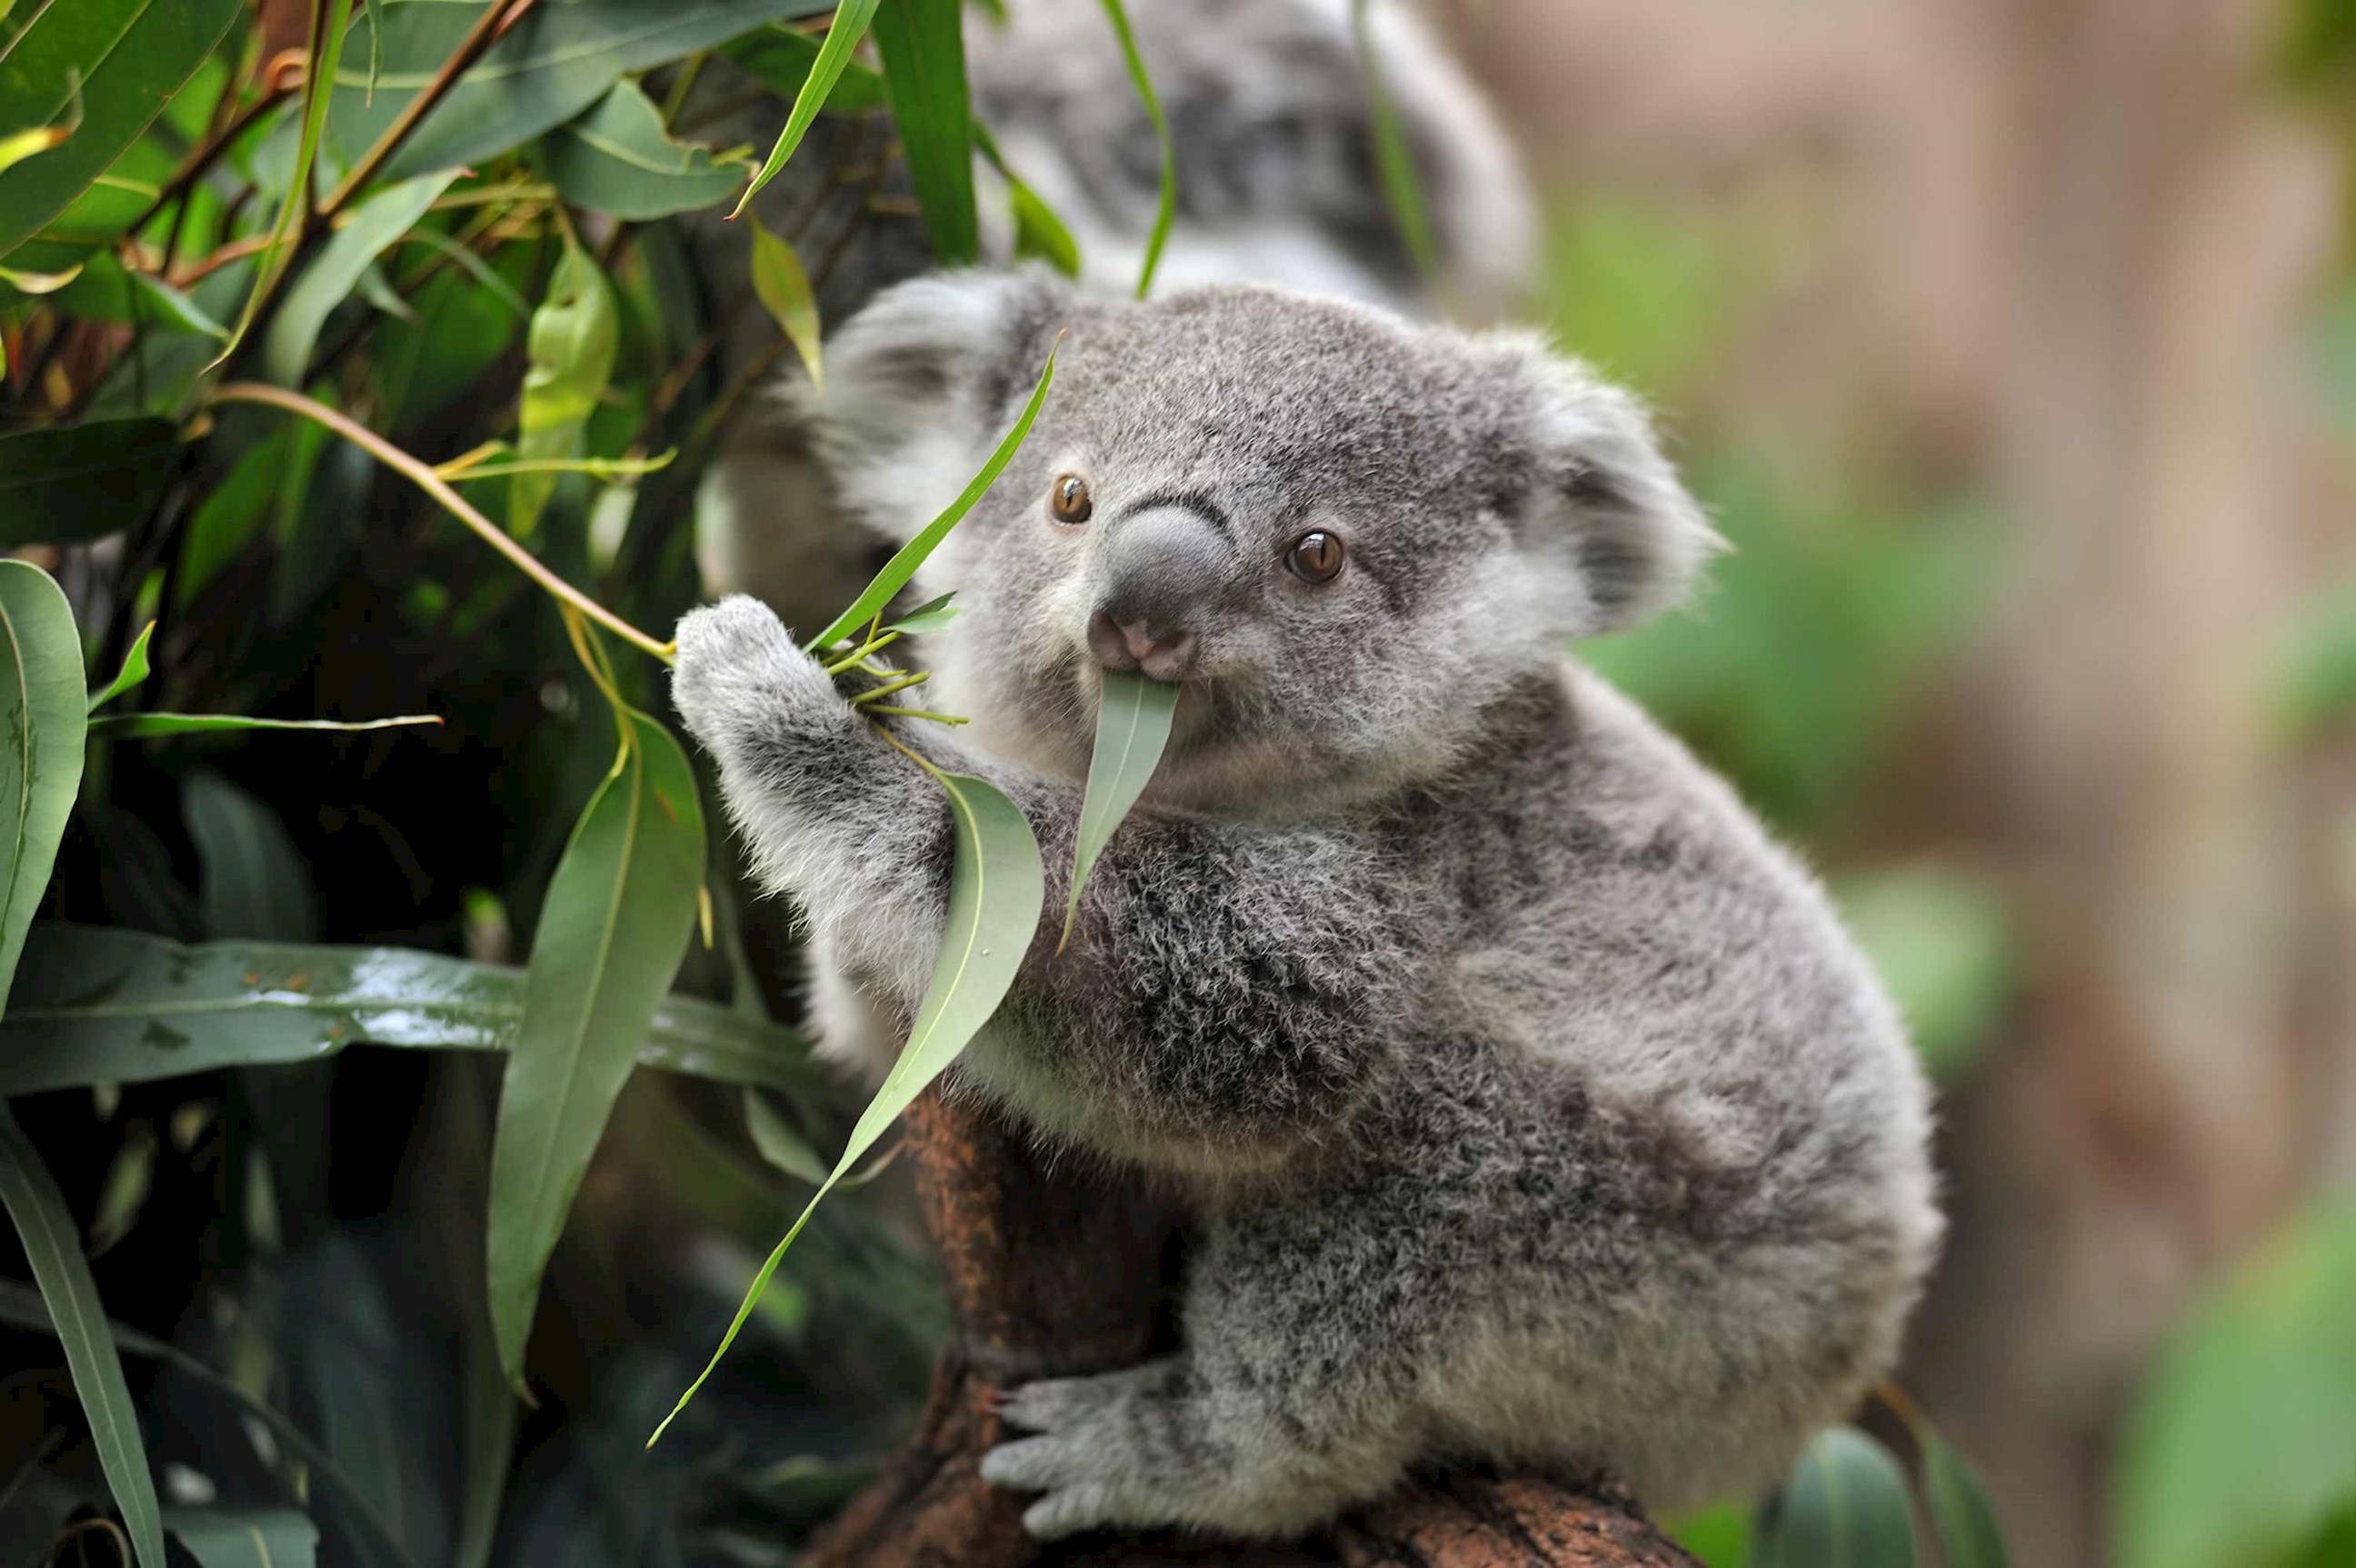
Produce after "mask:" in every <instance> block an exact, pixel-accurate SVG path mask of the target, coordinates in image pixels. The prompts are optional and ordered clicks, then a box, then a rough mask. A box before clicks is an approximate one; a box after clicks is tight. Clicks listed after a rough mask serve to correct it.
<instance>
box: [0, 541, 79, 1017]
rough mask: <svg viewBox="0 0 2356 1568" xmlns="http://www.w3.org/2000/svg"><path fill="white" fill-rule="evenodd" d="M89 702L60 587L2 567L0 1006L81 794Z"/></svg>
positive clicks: (16, 564) (20, 566)
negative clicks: (3, 848) (3, 857)
mask: <svg viewBox="0 0 2356 1568" xmlns="http://www.w3.org/2000/svg"><path fill="white" fill-rule="evenodd" d="M89 702H90V698H89V693H87V692H86V691H85V690H84V689H83V687H82V676H81V640H80V637H79V636H78V635H77V634H76V633H75V631H74V621H73V610H72V609H71V608H70V607H69V606H68V605H67V604H66V596H65V592H64V590H63V589H61V588H59V586H58V585H57V583H56V581H55V579H53V578H51V577H50V575H48V573H47V572H44V571H42V570H41V569H40V568H39V567H38V566H35V565H32V564H29V563H27V562H23V561H0V835H5V836H0V843H5V845H6V849H7V858H6V863H5V870H6V874H7V883H6V886H5V887H0V1006H5V1001H6V997H7V994H8V986H9V980H10V978H11V977H12V976H13V975H15V973H16V960H17V958H18V956H19V955H20V954H21V953H22V952H23V951H24V950H25V933H26V931H27V929H30V927H31V926H32V923H33V911H34V910H35V909H36V908H39V907H40V902H41V895H42V894H43V893H44V892H45V891H47V890H48V886H49V868H50V867H51V866H52V865H55V864H56V863H57V858H58V841H59V839H61V838H63V837H64V836H65V831H66V816H67V814H68V813H69V812H70V811H72V810H73V803H74V796H75V795H76V794H77V793H78V792H79V791H80V789H81V762H82V736H83V733H84V730H85V728H86V726H87V725H88V724H89V712H90V709H89Z"/></svg>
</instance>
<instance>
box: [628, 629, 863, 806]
mask: <svg viewBox="0 0 2356 1568" xmlns="http://www.w3.org/2000/svg"><path fill="white" fill-rule="evenodd" d="M677 640H678V644H679V651H678V655H677V662H675V663H674V664H673V665H672V667H671V676H670V692H671V702H672V703H674V704H675V705H676V706H677V707H678V709H679V713H680V718H682V719H684V720H685V721H686V722H687V727H688V731H689V733H690V734H691V735H693V736H695V738H696V739H697V740H699V741H701V742H702V744H703V746H704V748H705V749H706V750H708V751H710V752H711V753H712V755H713V756H714V757H718V758H719V759H720V760H721V761H722V762H723V764H724V763H726V762H728V761H730V760H731V759H732V758H734V757H739V756H741V755H742V754H743V751H744V746H745V745H746V743H747V742H748V741H749V740H751V739H752V738H753V737H754V736H755V735H757V734H767V735H786V736H790V735H793V734H795V733H797V732H805V733H808V732H817V733H825V732H828V731H831V730H836V729H840V728H842V727H844V726H845V725H848V724H849V723H850V722H851V719H850V713H849V710H848V709H847V708H846V706H845V705H844V703H843V701H842V699H841V697H840V696H839V695H837V694H836V693H835V690H834V682H833V681H832V680H831V679H830V678H829V677H828V675H827V672H826V669H825V667H824V666H823V665H821V664H820V663H819V661H818V660H815V659H813V658H811V657H810V656H809V654H807V653H805V652H803V651H802V650H801V648H800V647H799V646H798V644H797V643H796V642H795V641H794V638H793V634H792V633H791V632H789V631H787V629H786V628H785V625H784V623H783V622H781V621H779V620H778V619H777V615H776V611H775V610H772V609H771V608H770V607H768V606H766V605H765V604H763V603H762V602H761V601H760V600H758V599H756V598H754V597H752V596H750V595H747V594H732V595H730V596H728V597H726V598H724V599H723V600H721V601H720V602H719V603H718V604H716V605H708V606H706V607H703V608H701V609H696V610H690V611H689V612H688V613H687V614H686V615H684V616H682V617H680V622H679V630H678V633H677Z"/></svg>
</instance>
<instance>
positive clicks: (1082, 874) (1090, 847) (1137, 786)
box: [1056, 670, 1178, 951]
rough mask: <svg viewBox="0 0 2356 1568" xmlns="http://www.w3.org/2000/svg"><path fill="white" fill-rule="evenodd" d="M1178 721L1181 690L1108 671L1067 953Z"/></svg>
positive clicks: (1084, 804) (1076, 851) (1076, 854)
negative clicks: (1097, 874)
mask: <svg viewBox="0 0 2356 1568" xmlns="http://www.w3.org/2000/svg"><path fill="white" fill-rule="evenodd" d="M1177 716H1178V688H1177V687H1175V686H1173V685H1170V684H1168V683H1167V682H1161V681H1149V680H1147V679H1146V678H1145V677H1144V676H1142V675H1140V674H1137V673H1136V672H1134V671H1126V670H1108V671H1105V673H1104V686H1103V693H1102V695H1101V696H1100V697H1099V698H1098V703H1097V748H1096V754H1095V755H1094V756H1093V757H1090V758H1089V759H1088V789H1087V795H1086V796H1084V797H1083V798H1082V799H1081V801H1080V829H1079V835H1078V837H1077V839H1076V841H1075V843H1074V846H1073V858H1072V893H1071V897H1069V898H1066V900H1065V901H1064V935H1063V938H1062V940H1060V941H1058V942H1057V943H1056V950H1058V951H1061V950H1062V949H1063V947H1064V944H1065V943H1067V942H1069V941H1070V940H1072V921H1073V919H1074V918H1076V917H1077V916H1078V914H1079V912H1080V892H1081V890H1082V889H1083V888H1085V887H1087V884H1088V873H1089V872H1091V871H1094V870H1095V869H1096V865H1097V856H1098V855H1100V854H1103V853H1104V847H1105V844H1106V843H1108V842H1109V841H1110V840H1111V838H1112V835H1113V830H1115V829H1116V828H1118V827H1119V826H1120V823H1121V819H1122V818H1124V817H1126V816H1128V815H1129V812H1130V807H1132V806H1134V805H1136V804H1137V798H1138V797H1139V796H1140V795H1142V794H1144V793H1145V786H1146V783H1147V782H1148V781H1149V780H1150V779H1152V777H1153V770H1154V768H1158V767H1160V766H1161V763H1162V752H1163V750H1165V749H1166V748H1167V747H1168V746H1169V745H1170V726H1171V724H1172V722H1173V720H1175V719H1176V717H1177Z"/></svg>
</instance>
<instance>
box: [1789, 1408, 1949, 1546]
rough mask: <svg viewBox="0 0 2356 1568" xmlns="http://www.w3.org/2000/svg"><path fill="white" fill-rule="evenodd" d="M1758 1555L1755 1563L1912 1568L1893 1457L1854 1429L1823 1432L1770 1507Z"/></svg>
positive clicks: (1909, 1524)
mask: <svg viewBox="0 0 2356 1568" xmlns="http://www.w3.org/2000/svg"><path fill="white" fill-rule="evenodd" d="M1757 1552H1758V1558H1757V1561H1758V1563H1759V1568H1913V1563H1914V1520H1913V1517H1912V1514H1911V1513H1910V1512H1909V1510H1908V1506H1907V1500H1906V1477H1905V1476H1904V1474H1903V1473H1902V1472H1901V1470H1900V1469H1899V1467H1898V1461H1897V1460H1895V1459H1893V1458H1891V1457H1890V1453H1889V1450H1887V1449H1885V1448H1883V1447H1882V1446H1881V1444H1879V1443H1876V1442H1875V1441H1874V1440H1873V1439H1872V1438H1870V1437H1868V1436H1867V1435H1866V1434H1864V1433H1862V1432H1859V1431H1858V1430H1857V1429H1856V1428H1855V1427H1849V1426H1837V1427H1835V1428H1833V1429H1832V1430H1831V1431H1829V1432H1826V1433H1824V1434H1821V1435H1819V1436H1818V1437H1817V1438H1816V1440H1815V1442H1814V1443H1811V1444H1808V1448H1807V1452H1805V1453H1804V1454H1803V1455H1800V1462H1799V1464H1798V1465H1796V1466H1794V1467H1793V1470H1792V1474H1791V1477H1789V1478H1788V1479H1787V1480H1786V1481H1785V1482H1784V1483H1783V1492H1782V1494H1781V1495H1780V1496H1779V1497H1778V1498H1777V1499H1776V1501H1775V1503H1774V1504H1773V1506H1772V1508H1771V1509H1769V1512H1768V1516H1767V1519H1766V1520H1765V1521H1764V1524H1763V1527H1762V1530H1761V1531H1760V1533H1759V1536H1758V1541H1757Z"/></svg>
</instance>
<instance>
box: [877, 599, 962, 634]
mask: <svg viewBox="0 0 2356 1568" xmlns="http://www.w3.org/2000/svg"><path fill="white" fill-rule="evenodd" d="M956 597H957V595H956V594H955V593H954V592H952V593H947V594H943V595H942V596H940V597H939V598H937V599H926V601H925V602H924V603H923V604H921V605H918V606H917V607H916V608H915V609H912V610H910V611H909V612H908V613H907V614H906V615H904V616H902V617H901V618H899V619H898V620H895V621H887V622H886V623H884V626H883V629H884V630H885V631H900V632H905V633H907V634H908V635H909V636H911V637H915V636H918V635H920V634H922V633H924V632H927V631H938V630H940V629H941V628H943V627H945V626H947V625H948V624H949V622H951V621H953V620H955V619H957V618H958V606H956V605H955V604H952V603H951V602H950V601H951V600H953V599H955V598H956Z"/></svg>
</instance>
